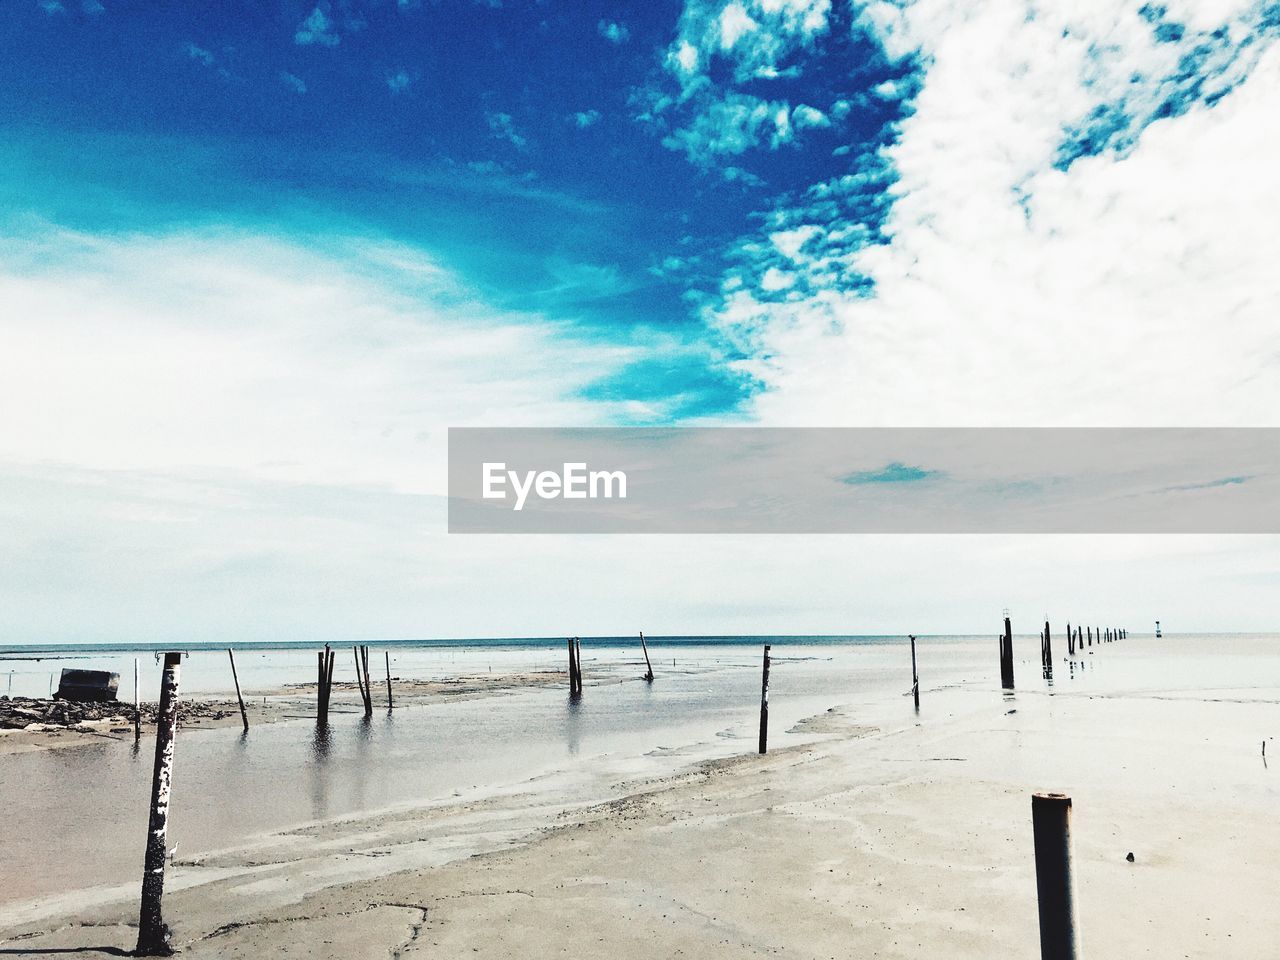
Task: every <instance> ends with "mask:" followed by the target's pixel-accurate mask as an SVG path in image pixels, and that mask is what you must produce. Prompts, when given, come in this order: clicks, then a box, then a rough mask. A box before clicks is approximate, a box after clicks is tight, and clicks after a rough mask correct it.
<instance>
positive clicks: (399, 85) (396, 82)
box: [387, 70, 414, 93]
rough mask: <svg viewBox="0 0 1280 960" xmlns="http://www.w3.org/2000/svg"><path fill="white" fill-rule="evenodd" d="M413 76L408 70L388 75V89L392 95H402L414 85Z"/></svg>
mask: <svg viewBox="0 0 1280 960" xmlns="http://www.w3.org/2000/svg"><path fill="white" fill-rule="evenodd" d="M413 79H414V78H413V75H412V74H411V73H409V71H408V70H397V71H396V72H395V73H391V74H388V75H387V87H388V88H389V89H390V90H391V92H392V93H401V92H403V91H404V90H407V89H408V88H409V86H410V84H412V83H413Z"/></svg>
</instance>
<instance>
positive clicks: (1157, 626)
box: [1156, 620, 1160, 640]
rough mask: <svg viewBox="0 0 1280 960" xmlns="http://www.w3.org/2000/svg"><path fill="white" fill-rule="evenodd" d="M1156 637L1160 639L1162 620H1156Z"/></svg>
mask: <svg viewBox="0 0 1280 960" xmlns="http://www.w3.org/2000/svg"><path fill="white" fill-rule="evenodd" d="M1156 639H1157V640H1159V639H1160V621H1159V620H1157V621H1156Z"/></svg>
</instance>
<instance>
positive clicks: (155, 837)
mask: <svg viewBox="0 0 1280 960" xmlns="http://www.w3.org/2000/svg"><path fill="white" fill-rule="evenodd" d="M181 668H182V654H180V653H166V654H165V655H164V673H163V674H162V675H161V679H160V708H159V712H158V714H157V716H156V763H155V769H154V771H153V772H152V775H151V816H150V818H149V820H148V822H147V853H146V858H145V861H144V863H143V867H142V907H141V910H140V912H139V917H138V946H137V948H136V949H135V950H134V955H135V956H139V957H167V956H170V955H171V954H172V953H173V947H171V946H170V945H169V937H170V933H169V928H168V927H167V926H166V925H165V922H164V916H163V913H162V911H161V901H162V899H163V897H164V861H165V856H166V854H167V853H168V847H167V845H166V836H167V833H168V829H169V795H170V790H171V788H172V786H173V749H174V737H175V735H176V734H177V731H178V678H179V674H180V672H181Z"/></svg>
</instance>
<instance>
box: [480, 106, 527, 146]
mask: <svg viewBox="0 0 1280 960" xmlns="http://www.w3.org/2000/svg"><path fill="white" fill-rule="evenodd" d="M484 117H485V122H486V123H488V125H489V133H490V134H491V135H492V136H493V138H494V139H495V140H505V141H506V142H507V143H509V144H511V145H512V146H513V147H515V148H516V149H517V150H527V149H528V147H529V140H528V138H527V137H525V135H524V134H523V133H522V132H521V131H520V130H519V129H518V128H517V127H516V122H515V120H514V119H513V118H512V116H511V114H509V113H486V114H485V115H484Z"/></svg>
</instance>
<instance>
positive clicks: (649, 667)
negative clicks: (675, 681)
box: [640, 630, 653, 683]
mask: <svg viewBox="0 0 1280 960" xmlns="http://www.w3.org/2000/svg"><path fill="white" fill-rule="evenodd" d="M640 649H641V650H643V651H644V678H645V679H646V680H648V681H649V682H650V683H653V664H652V663H650V662H649V645H648V644H647V643H645V642H644V631H643V630H641V631H640Z"/></svg>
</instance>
